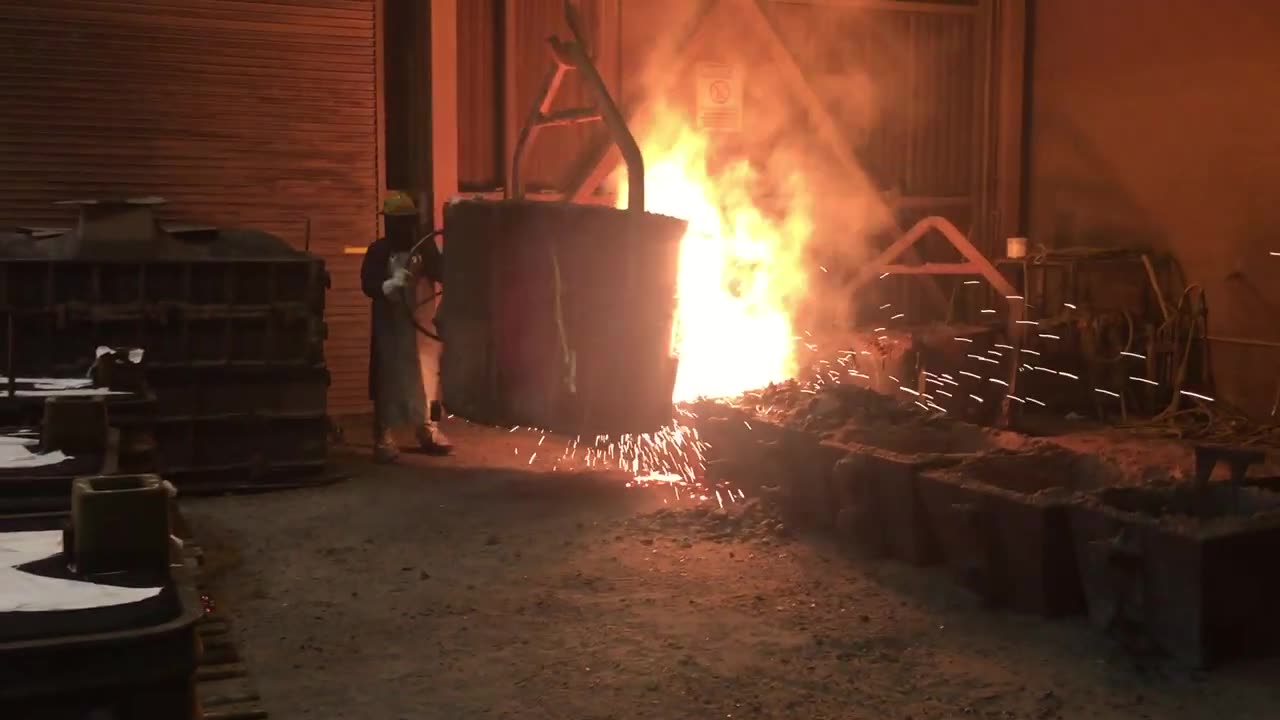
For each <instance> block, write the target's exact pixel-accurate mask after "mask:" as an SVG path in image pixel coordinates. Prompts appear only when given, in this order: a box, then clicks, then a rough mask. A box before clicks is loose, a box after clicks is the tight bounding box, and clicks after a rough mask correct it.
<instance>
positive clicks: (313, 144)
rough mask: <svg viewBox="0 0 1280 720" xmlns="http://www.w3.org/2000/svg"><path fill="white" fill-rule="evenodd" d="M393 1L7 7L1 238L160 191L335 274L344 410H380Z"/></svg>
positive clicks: (333, 351)
mask: <svg viewBox="0 0 1280 720" xmlns="http://www.w3.org/2000/svg"><path fill="white" fill-rule="evenodd" d="M376 5H377V0H41V1H40V2H30V0H0V38H3V41H0V98H3V99H2V100H0V226H2V225H15V224H41V225H53V226H66V225H67V224H68V223H69V222H70V221H71V218H69V217H68V216H67V215H66V214H65V210H62V209H59V208H56V207H54V206H53V205H52V203H53V202H54V201H57V200H66V199H72V198H80V197H84V196H91V197H93V196H109V195H150V194H155V195H160V196H163V197H165V198H167V199H168V200H169V201H170V204H169V205H168V206H166V208H165V209H164V211H163V213H162V215H163V216H165V217H166V218H167V219H173V220H182V221H190V222H204V223H214V224H218V225H223V226H242V227H255V228H260V229H263V230H267V231H269V232H273V233H276V234H278V235H280V236H282V237H284V238H286V239H288V240H289V241H290V242H292V243H293V244H295V245H296V246H298V247H302V246H303V244H304V242H305V241H306V227H307V220H306V219H307V218H310V220H311V235H310V243H311V249H312V251H314V252H316V253H317V254H319V255H321V256H323V257H324V258H325V260H326V261H327V263H328V266H329V272H330V274H331V276H332V290H331V292H330V294H329V298H328V319H329V342H328V346H327V356H328V362H329V365H330V368H331V370H332V372H333V387H332V388H331V391H330V412H332V413H334V414H341V413H348V412H360V411H363V410H365V409H366V407H367V404H368V401H367V398H366V395H367V393H366V391H365V372H366V368H367V365H366V363H367V354H366V353H367V344H368V308H367V305H366V303H365V302H364V301H363V298H362V296H361V295H360V291H359V278H358V262H359V256H344V255H343V253H342V248H343V246H345V245H364V244H366V243H367V242H368V241H369V240H370V239H371V238H372V237H373V234H374V233H375V232H376V226H377V219H376V214H375V212H376V207H377V201H378V198H377V195H378V187H379V183H378V172H379V167H378V147H379V142H378V134H379V132H380V130H379V122H378V110H377V103H378V100H379V98H378V93H377V77H378V76H377V67H378V62H377V53H378V48H377V46H376V45H377V38H378V32H377V19H378V13H377V7H376Z"/></svg>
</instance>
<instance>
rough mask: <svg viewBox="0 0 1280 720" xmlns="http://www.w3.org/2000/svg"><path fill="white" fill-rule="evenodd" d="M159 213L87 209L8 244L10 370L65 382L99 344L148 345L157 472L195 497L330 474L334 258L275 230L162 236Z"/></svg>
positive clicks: (0, 267) (5, 240)
mask: <svg viewBox="0 0 1280 720" xmlns="http://www.w3.org/2000/svg"><path fill="white" fill-rule="evenodd" d="M156 202H158V201H155V200H151V199H144V200H137V201H117V202H101V201H95V202H88V203H81V204H80V205H79V206H80V211H81V217H80V223H79V225H78V227H76V228H75V229H73V230H66V231H58V230H40V229H25V230H20V231H19V232H16V233H11V234H8V235H4V234H3V233H0V310H2V311H3V317H4V318H5V319H6V320H7V323H8V327H7V328H4V330H7V331H6V332H0V358H4V359H7V360H8V362H9V365H10V367H11V368H12V372H13V373H15V374H17V375H19V376H22V375H28V376H38V377H58V376H67V375H74V374H77V373H81V374H82V373H83V372H84V368H86V367H89V366H90V365H92V363H93V356H92V353H93V352H94V350H95V348H97V347H99V346H107V347H117V348H118V347H128V348H140V349H142V350H143V361H142V362H143V365H144V368H145V373H146V377H147V383H148V385H149V387H150V389H151V392H152V394H153V395H154V397H155V413H154V432H155V437H156V441H157V461H156V465H157V470H158V471H159V472H160V473H162V474H163V475H164V477H165V478H167V479H169V480H171V481H172V482H174V483H175V484H176V485H178V486H179V487H183V486H186V487H187V488H188V489H196V488H197V487H198V486H200V485H205V484H212V485H219V486H225V485H228V484H242V483H263V482H270V481H271V480H273V479H279V478H281V477H284V476H288V477H291V478H292V477H295V476H296V475H298V474H299V473H311V472H315V471H318V470H320V469H321V468H323V466H324V464H325V461H326V455H327V446H328V437H329V422H328V417H327V408H326V399H325V398H326V393H327V389H328V384H329V375H328V371H327V369H326V367H325V359H324V340H325V335H326V327H325V322H324V309H325V308H324V302H325V290H326V288H327V286H328V276H327V273H326V271H325V267H324V262H323V261H322V260H320V259H319V258H317V257H315V256H313V255H310V254H309V253H305V252H300V251H297V250H295V249H293V248H292V247H290V246H288V245H287V244H286V243H285V242H283V241H282V240H280V239H279V238H276V237H274V236H272V235H270V234H267V233H263V232H256V231H245V230H225V229H219V228H212V227H189V226H188V227H174V226H169V227H162V226H161V225H160V224H159V223H157V222H156V221H155V219H154V218H153V217H152V215H151V209H152V206H153V205H154V204H156Z"/></svg>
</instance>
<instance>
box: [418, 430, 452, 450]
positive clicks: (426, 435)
mask: <svg viewBox="0 0 1280 720" xmlns="http://www.w3.org/2000/svg"><path fill="white" fill-rule="evenodd" d="M416 435H417V439H418V447H420V448H422V451H423V452H425V453H427V454H428V455H449V454H451V453H452V452H453V443H451V442H449V439H448V438H446V437H445V436H444V433H442V432H440V427H439V426H437V425H436V424H435V423H433V422H427V423H424V424H423V425H421V426H420V427H419V428H418V430H417V433H416Z"/></svg>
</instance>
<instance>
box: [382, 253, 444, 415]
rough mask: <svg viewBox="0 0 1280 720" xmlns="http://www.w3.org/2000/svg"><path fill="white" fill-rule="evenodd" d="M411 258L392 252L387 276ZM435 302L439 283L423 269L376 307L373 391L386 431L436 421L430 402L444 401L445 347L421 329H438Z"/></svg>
mask: <svg viewBox="0 0 1280 720" xmlns="http://www.w3.org/2000/svg"><path fill="white" fill-rule="evenodd" d="M408 259H409V254H408V253H405V252H398V253H392V254H391V257H390V260H389V261H388V264H389V266H388V268H387V274H386V276H385V277H391V276H392V275H394V274H395V272H396V270H398V269H401V268H404V267H406V264H407V262H408ZM419 268H421V264H419ZM436 300H437V294H436V289H435V283H434V282H432V281H431V280H429V279H428V278H427V277H426V276H425V275H424V274H422V272H421V271H420V270H419V272H417V273H416V274H415V275H414V276H413V277H412V279H411V280H410V282H409V283H408V284H407V285H406V286H405V287H404V288H402V289H400V290H397V291H396V292H395V293H393V294H392V296H391V297H389V298H387V297H383V298H377V299H375V300H374V302H373V320H372V328H371V332H372V335H373V337H372V346H371V357H370V374H371V377H370V383H369V386H370V389H371V390H372V395H373V401H374V412H375V413H376V414H377V417H376V420H377V422H378V425H379V426H381V427H383V428H388V429H389V428H397V427H421V426H423V425H425V424H427V423H429V422H431V416H430V407H431V402H432V401H434V400H436V399H438V397H439V387H440V342H439V341H438V340H435V339H432V338H429V337H427V336H426V335H424V334H423V333H422V332H420V331H419V329H418V326H421V327H423V328H426V329H428V330H431V329H432V328H434V325H433V324H432V323H433V320H434V318H435V310H436Z"/></svg>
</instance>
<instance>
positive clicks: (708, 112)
mask: <svg viewBox="0 0 1280 720" xmlns="http://www.w3.org/2000/svg"><path fill="white" fill-rule="evenodd" d="M695 73H696V76H697V93H698V127H699V128H701V129H703V130H720V131H726V132H738V131H741V130H742V75H743V72H742V68H741V67H740V66H737V65H729V64H726V63H714V62H701V63H698V64H697V65H696V66H695Z"/></svg>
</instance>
